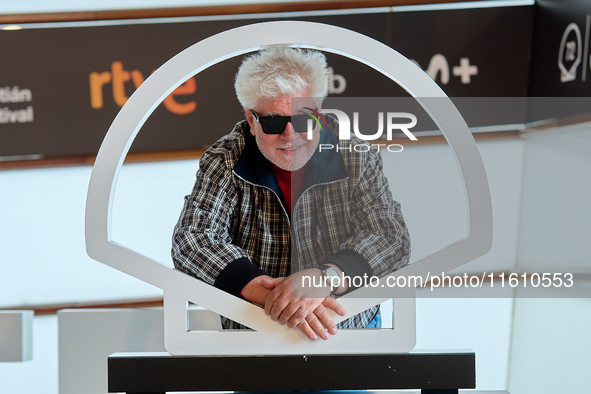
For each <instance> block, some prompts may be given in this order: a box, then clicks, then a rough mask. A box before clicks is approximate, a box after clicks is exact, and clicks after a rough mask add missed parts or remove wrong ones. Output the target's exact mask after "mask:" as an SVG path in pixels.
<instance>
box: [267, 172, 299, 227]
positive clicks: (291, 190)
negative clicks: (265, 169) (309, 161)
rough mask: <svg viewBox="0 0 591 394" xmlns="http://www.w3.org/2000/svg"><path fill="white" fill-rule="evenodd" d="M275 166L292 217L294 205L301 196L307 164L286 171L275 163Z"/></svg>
mask: <svg viewBox="0 0 591 394" xmlns="http://www.w3.org/2000/svg"><path fill="white" fill-rule="evenodd" d="M271 165H272V166H273V172H274V173H275V177H276V178H277V182H278V183H279V187H280V188H281V193H283V198H284V199H285V204H286V205H287V207H288V213H289V217H290V218H291V212H292V211H293V205H292V204H295V203H296V202H297V198H298V197H299V196H300V189H301V188H302V181H303V180H304V171H305V170H306V166H303V167H302V168H300V169H299V170H297V171H286V170H283V169H281V168H279V167H277V166H276V165H275V164H273V163H271Z"/></svg>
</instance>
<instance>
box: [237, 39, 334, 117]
mask: <svg viewBox="0 0 591 394" xmlns="http://www.w3.org/2000/svg"><path fill="white" fill-rule="evenodd" d="M234 89H235V90H236V96H237V97H238V101H240V104H242V107H244V108H250V109H254V108H256V106H257V105H258V103H259V101H261V100H269V99H273V98H275V97H280V96H297V95H301V94H307V95H308V96H310V97H315V98H320V101H322V99H324V98H325V97H326V95H327V94H328V67H327V64H326V57H325V56H324V54H323V53H322V52H319V51H315V50H311V49H303V48H294V47H289V46H286V45H272V46H268V47H266V48H264V49H262V50H261V51H259V52H257V53H255V54H253V55H250V56H248V57H247V58H246V59H244V60H243V62H242V64H241V65H240V68H238V73H237V74H236V80H235V82H234ZM319 104H320V103H319Z"/></svg>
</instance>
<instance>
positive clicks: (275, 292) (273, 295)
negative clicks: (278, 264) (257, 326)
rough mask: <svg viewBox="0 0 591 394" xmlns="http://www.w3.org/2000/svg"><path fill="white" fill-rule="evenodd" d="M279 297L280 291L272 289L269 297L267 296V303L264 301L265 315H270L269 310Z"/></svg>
mask: <svg viewBox="0 0 591 394" xmlns="http://www.w3.org/2000/svg"><path fill="white" fill-rule="evenodd" d="M280 296H281V290H279V289H274V290H272V291H271V292H270V293H269V295H268V296H267V301H265V314H266V315H268V316H269V315H271V308H273V306H274V305H275V302H276V301H277V299H278V298H279V297H280Z"/></svg>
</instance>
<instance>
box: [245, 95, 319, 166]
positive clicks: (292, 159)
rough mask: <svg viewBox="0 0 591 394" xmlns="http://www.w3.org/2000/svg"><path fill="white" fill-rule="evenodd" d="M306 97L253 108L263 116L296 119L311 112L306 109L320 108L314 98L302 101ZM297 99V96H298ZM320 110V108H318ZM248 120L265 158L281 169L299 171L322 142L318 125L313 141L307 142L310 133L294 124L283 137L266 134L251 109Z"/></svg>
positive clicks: (260, 104) (277, 101) (273, 100)
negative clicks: (295, 127) (297, 128)
mask: <svg viewBox="0 0 591 394" xmlns="http://www.w3.org/2000/svg"><path fill="white" fill-rule="evenodd" d="M305 96H306V95H302V96H299V97H297V98H292V97H291V96H281V97H278V98H275V99H272V100H265V101H260V102H259V104H258V105H257V107H256V108H253V109H254V110H255V112H256V113H257V114H258V115H259V116H272V115H277V116H293V115H301V114H303V113H306V112H309V111H308V110H305V109H304V107H308V108H313V109H316V104H315V103H314V100H312V99H311V98H301V97H305ZM294 97H295V96H294ZM318 111H320V108H318ZM244 115H245V116H246V120H247V121H248V124H249V125H250V132H251V133H252V135H254V136H255V138H256V142H257V145H258V146H259V149H260V151H261V153H262V154H263V156H265V157H266V158H267V160H269V161H270V162H271V163H273V164H275V165H276V166H277V167H279V168H281V169H283V170H287V171H296V170H299V169H300V168H302V167H303V166H304V165H305V164H306V163H307V162H308V160H310V158H311V157H312V155H313V154H314V151H315V150H316V147H317V146H318V141H319V140H320V128H319V127H318V125H316V127H315V129H314V133H313V138H312V139H311V140H308V139H307V136H308V133H298V132H296V131H295V130H294V129H293V127H292V125H291V123H288V124H287V126H286V127H285V130H284V131H283V133H281V134H265V133H264V132H263V129H262V128H261V124H260V123H259V122H257V120H256V119H255V118H254V116H253V115H252V112H251V111H250V109H247V110H245V111H244Z"/></svg>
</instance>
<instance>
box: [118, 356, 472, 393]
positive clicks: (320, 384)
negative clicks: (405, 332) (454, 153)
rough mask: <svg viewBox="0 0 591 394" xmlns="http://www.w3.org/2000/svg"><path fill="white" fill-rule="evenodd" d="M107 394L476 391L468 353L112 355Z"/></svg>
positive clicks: (470, 357)
mask: <svg viewBox="0 0 591 394" xmlns="http://www.w3.org/2000/svg"><path fill="white" fill-rule="evenodd" d="M108 376H109V384H108V388H109V392H110V393H115V392H126V393H165V392H168V391H193V392H195V391H250V392H252V391H321V390H346V391H348V390H377V389H382V390H383V389H389V390H395V389H415V390H417V389H419V390H421V393H424V394H451V393H457V392H458V389H473V388H475V387H476V366H475V354H474V352H472V351H452V352H449V351H446V352H443V351H429V352H425V351H413V352H410V353H404V354H364V355H311V356H303V355H297V356H295V355H290V356H171V355H170V354H168V353H116V354H113V355H111V356H110V357H109V360H108Z"/></svg>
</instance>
